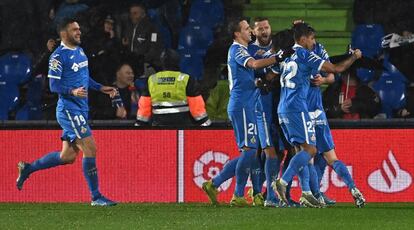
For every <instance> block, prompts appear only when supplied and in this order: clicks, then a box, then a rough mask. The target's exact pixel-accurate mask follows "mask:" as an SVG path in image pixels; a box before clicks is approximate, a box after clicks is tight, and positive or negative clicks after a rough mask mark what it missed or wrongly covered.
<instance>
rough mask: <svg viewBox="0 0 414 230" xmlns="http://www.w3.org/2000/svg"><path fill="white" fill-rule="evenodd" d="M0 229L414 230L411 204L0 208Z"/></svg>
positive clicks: (25, 205) (24, 205)
mask: <svg viewBox="0 0 414 230" xmlns="http://www.w3.org/2000/svg"><path fill="white" fill-rule="evenodd" d="M0 229H2V230H5V229H283V230H285V229H318V230H322V229H329V230H331V229H332V230H338V229H346V230H356V229H380V230H382V229H414V203H369V204H367V206H366V207H365V208H362V209H358V208H355V207H354V206H353V205H352V204H338V205H336V206H335V207H330V208H325V209H309V208H257V207H248V208H234V207H228V206H226V205H221V206H217V207H214V206H210V205H207V204H149V203H144V204H136V203H128V204H119V205H117V206H115V207H91V206H89V205H88V204H78V203H51V204H50V203H47V204H43V203H42V204H37V203H0Z"/></svg>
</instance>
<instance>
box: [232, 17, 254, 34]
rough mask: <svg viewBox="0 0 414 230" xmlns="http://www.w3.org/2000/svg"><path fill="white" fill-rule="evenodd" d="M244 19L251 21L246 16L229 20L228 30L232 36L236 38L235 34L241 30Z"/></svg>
mask: <svg viewBox="0 0 414 230" xmlns="http://www.w3.org/2000/svg"><path fill="white" fill-rule="evenodd" d="M242 21H247V23H249V21H250V20H249V19H248V18H245V17H237V18H234V19H233V20H231V21H230V22H229V25H228V31H229V34H231V37H232V38H233V39H235V36H234V33H235V32H241V28H240V22H242Z"/></svg>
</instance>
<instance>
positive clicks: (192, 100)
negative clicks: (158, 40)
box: [136, 50, 211, 126]
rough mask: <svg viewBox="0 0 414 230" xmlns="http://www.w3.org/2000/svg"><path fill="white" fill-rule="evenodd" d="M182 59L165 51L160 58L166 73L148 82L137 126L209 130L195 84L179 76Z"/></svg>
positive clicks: (154, 75)
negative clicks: (192, 127)
mask: <svg viewBox="0 0 414 230" xmlns="http://www.w3.org/2000/svg"><path fill="white" fill-rule="evenodd" d="M179 58H180V57H179V55H178V54H177V53H176V52H175V51H173V50H166V51H165V52H163V53H162V55H161V63H162V66H163V69H164V70H163V71H161V72H158V73H156V74H153V75H151V76H150V77H149V78H148V87H147V90H145V91H144V92H142V94H141V97H140V99H139V102H138V112H137V122H136V125H137V126H142V125H151V124H152V125H153V126H195V125H202V126H208V125H210V124H211V121H210V119H209V118H208V115H207V112H206V109H205V104H204V100H203V98H202V97H201V94H200V92H199V90H198V89H197V88H198V87H197V85H196V82H195V81H194V79H192V78H191V77H190V76H189V75H188V74H185V73H181V72H179Z"/></svg>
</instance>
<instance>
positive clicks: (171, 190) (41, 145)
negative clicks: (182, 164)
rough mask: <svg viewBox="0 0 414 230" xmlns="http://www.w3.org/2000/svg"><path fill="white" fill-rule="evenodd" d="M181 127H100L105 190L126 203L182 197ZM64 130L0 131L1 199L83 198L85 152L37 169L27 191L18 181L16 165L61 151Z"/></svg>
mask: <svg viewBox="0 0 414 230" xmlns="http://www.w3.org/2000/svg"><path fill="white" fill-rule="evenodd" d="M176 132H177V131H175V130H165V131H164V130H152V131H150V130H140V131H134V130H95V131H93V134H94V137H95V140H96V143H97V146H98V152H97V167H98V172H99V184H100V189H101V191H102V192H103V193H104V194H105V195H106V196H108V197H110V198H111V199H114V200H116V201H120V202H154V201H156V202H175V201H176V200H177V153H176V152H177V140H176ZM60 135H61V131H59V130H16V131H10V130H9V131H5V130H2V131H0V149H1V154H0V162H1V167H0V175H1V178H2V179H1V180H0V188H1V189H0V202H81V201H82V202H83V201H89V199H90V196H89V191H88V189H87V185H86V182H85V179H84V178H83V174H82V164H81V161H82V160H81V156H79V157H78V159H77V162H76V163H75V164H73V165H65V166H60V167H56V168H53V169H49V170H43V171H39V172H36V173H34V174H32V175H31V176H30V178H29V179H28V180H27V182H26V183H25V185H24V188H23V190H22V191H18V190H17V189H16V186H15V181H16V177H17V168H16V164H17V162H18V161H20V160H25V161H33V160H35V159H37V158H39V157H41V156H42V155H44V154H46V153H48V152H51V151H55V150H57V151H60V149H61V142H60V139H59V138H60Z"/></svg>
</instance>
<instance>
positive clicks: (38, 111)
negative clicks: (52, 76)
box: [16, 75, 45, 120]
mask: <svg viewBox="0 0 414 230" xmlns="http://www.w3.org/2000/svg"><path fill="white" fill-rule="evenodd" d="M44 84H45V79H44V76H43V75H38V76H36V77H34V78H32V80H31V81H30V82H29V84H28V86H27V95H26V98H27V99H26V100H27V101H26V104H25V105H24V106H23V107H22V108H20V109H19V110H18V111H17V113H16V120H42V118H43V114H42V93H43V88H44Z"/></svg>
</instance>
